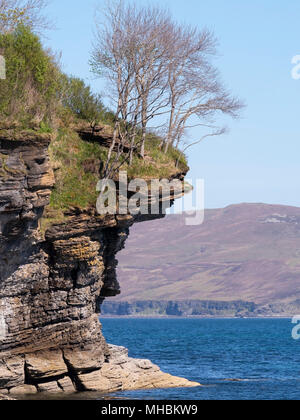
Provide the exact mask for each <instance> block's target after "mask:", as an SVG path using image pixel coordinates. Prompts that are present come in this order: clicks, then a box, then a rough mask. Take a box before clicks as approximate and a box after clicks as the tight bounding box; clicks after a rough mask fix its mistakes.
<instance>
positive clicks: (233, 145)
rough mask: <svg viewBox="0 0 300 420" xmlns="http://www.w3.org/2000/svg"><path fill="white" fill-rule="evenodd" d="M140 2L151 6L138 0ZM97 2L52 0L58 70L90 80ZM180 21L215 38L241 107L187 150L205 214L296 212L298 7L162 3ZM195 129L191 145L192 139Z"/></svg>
mask: <svg viewBox="0 0 300 420" xmlns="http://www.w3.org/2000/svg"><path fill="white" fill-rule="evenodd" d="M138 3H141V4H142V3H151V2H146V1H143V0H140V1H138ZM97 4H98V5H99V4H100V5H101V4H103V0H86V1H84V2H83V1H82V0H72V1H71V0H63V1H61V0H52V4H51V6H50V7H49V10H48V14H49V15H50V16H51V17H53V18H54V20H55V21H56V26H57V30H55V31H51V32H49V34H48V37H47V39H46V41H45V42H46V44H47V45H48V46H49V47H51V48H52V49H53V50H55V51H60V52H61V53H62V64H63V69H64V71H66V72H67V73H71V74H74V75H76V76H79V77H82V78H84V79H85V80H86V81H87V82H89V83H90V84H91V85H92V87H93V89H94V90H95V91H99V92H100V91H101V90H102V89H103V85H102V82H101V81H97V80H95V79H94V77H93V75H92V74H91V73H90V70H89V65H88V60H89V54H90V51H91V43H92V38H93V24H94V9H95V5H97ZM160 4H161V5H164V6H166V7H168V8H169V9H170V11H171V12H172V13H173V15H174V17H175V18H176V19H178V20H179V21H183V22H187V23H192V24H194V25H198V26H199V27H203V26H208V27H209V28H211V29H213V30H214V32H215V34H216V36H217V38H218V39H219V57H218V59H217V60H216V62H215V64H216V65H217V67H218V68H219V69H220V71H221V74H222V77H223V80H224V82H225V84H226V86H228V88H230V89H231V90H232V92H233V93H234V94H235V95H237V96H239V97H240V98H242V99H243V100H244V101H245V102H246V104H247V108H246V109H245V110H244V111H243V115H242V118H241V119H240V120H238V121H230V122H229V126H230V133H229V134H227V135H225V136H222V137H219V138H214V139H209V140H207V141H206V142H205V143H202V144H201V145H198V146H196V147H195V148H193V149H190V152H189V162H190V166H191V172H190V174H189V177H193V178H195V179H196V178H203V179H204V180H205V187H206V192H205V203H206V207H207V208H217V207H224V206H226V205H229V204H234V203H240V202H265V203H274V204H288V205H294V206H300V165H299V160H300V135H299V134H300V118H299V107H300V80H294V79H293V78H292V76H291V71H292V68H293V65H292V64H291V60H292V57H293V56H295V55H299V54H300V25H299V18H300V2H299V0H287V1H285V2H284V1H282V0H251V1H250V0H245V1H242V0H206V1H201V0H186V1H182V0H161V1H160ZM197 135H199V133H198V131H197V129H195V130H193V132H191V139H197V138H198V136H197Z"/></svg>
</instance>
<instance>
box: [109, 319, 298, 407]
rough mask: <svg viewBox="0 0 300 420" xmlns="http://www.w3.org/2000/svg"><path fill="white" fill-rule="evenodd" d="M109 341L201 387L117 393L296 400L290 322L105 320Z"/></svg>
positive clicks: (133, 396)
mask: <svg viewBox="0 0 300 420" xmlns="http://www.w3.org/2000/svg"><path fill="white" fill-rule="evenodd" d="M101 322H102V325H103V332H104V336H105V337H106V339H107V341H108V342H110V343H113V344H116V345H121V346H125V347H127V348H128V349H129V355H130V356H131V357H137V358H146V359H150V360H152V361H153V362H154V363H156V364H158V365H159V366H160V367H161V369H162V370H164V371H165V372H168V373H171V374H173V375H176V376H182V377H185V378H187V379H190V380H192V381H197V382H200V383H201V384H202V385H203V387H198V388H192V389H189V388H186V389H166V390H161V389H160V390H150V391H134V392H123V393H116V394H114V397H117V398H125V399H127V398H129V399H138V400H148V399H153V400H164V399H170V400H181V399H183V400H278V399H280V400H298V399H300V341H295V340H293V339H292V335H291V332H292V328H293V327H294V326H293V325H292V323H291V320H290V319H289V320H287V319H181V318H176V319H102V320H101Z"/></svg>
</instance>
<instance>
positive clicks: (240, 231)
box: [107, 204, 300, 308]
mask: <svg viewBox="0 0 300 420" xmlns="http://www.w3.org/2000/svg"><path fill="white" fill-rule="evenodd" d="M118 257H119V258H118V259H119V269H118V276H119V277H118V278H119V282H120V284H121V290H122V294H121V295H120V296H119V297H118V298H116V299H115V300H112V301H109V302H114V301H116V300H117V301H123V302H124V301H129V302H130V301H151V300H152V301H187V300H188V301H190V300H193V301H195V300H199V301H214V302H216V301H221V302H234V301H237V302H238V301H244V302H250V303H255V304H257V305H260V306H261V305H270V304H272V305H274V304H287V303H289V304H291V303H293V302H295V301H297V300H298V299H300V208H295V207H287V206H279V205H265V204H241V205H234V206H230V207H227V208H225V209H219V210H207V211H206V214H205V222H204V224H203V225H201V226H186V225H185V215H175V216H174V215H173V216H168V217H166V218H165V219H162V220H157V221H153V222H148V223H143V224H141V225H135V226H134V227H133V228H132V230H131V236H130V238H129V240H128V242H127V244H126V249H125V250H124V251H123V252H121V253H120V254H119V256H118ZM109 302H107V304H108V303H109ZM297 303H298V302H296V304H297ZM296 306H297V305H296ZM292 308H294V305H292Z"/></svg>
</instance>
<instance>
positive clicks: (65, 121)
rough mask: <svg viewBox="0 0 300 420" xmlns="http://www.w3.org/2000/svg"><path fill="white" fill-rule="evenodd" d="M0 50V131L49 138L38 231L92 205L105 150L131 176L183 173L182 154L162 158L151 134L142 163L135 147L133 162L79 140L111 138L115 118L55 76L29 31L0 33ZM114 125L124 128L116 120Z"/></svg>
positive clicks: (71, 80) (77, 84)
mask: <svg viewBox="0 0 300 420" xmlns="http://www.w3.org/2000/svg"><path fill="white" fill-rule="evenodd" d="M0 52H1V54H3V55H4V57H5V60H6V79H5V80H0V121H1V123H0V132H1V134H4V133H6V137H7V138H9V139H12V140H13V139H15V138H20V137H21V138H22V139H24V138H26V137H25V133H26V135H28V136H30V135H32V134H39V135H40V134H48V133H52V135H53V140H52V143H51V145H50V148H49V153H50V158H51V162H52V166H53V168H54V171H55V178H56V185H55V188H54V190H53V193H52V195H51V203H50V205H49V207H48V208H47V209H46V211H45V217H44V219H43V220H42V230H45V229H47V227H48V226H49V225H51V223H55V222H61V221H63V220H65V215H64V213H65V212H66V211H67V210H68V209H70V207H78V208H81V209H84V208H88V207H91V206H92V207H94V206H95V203H96V200H97V195H98V193H97V192H96V185H97V182H98V180H99V179H100V176H101V174H100V167H101V166H102V167H103V164H104V162H106V161H107V159H108V155H109V153H111V159H112V160H115V161H116V163H117V166H120V164H122V166H121V168H122V169H124V170H127V172H128V175H129V178H134V177H140V178H146V179H149V178H153V177H157V178H170V177H171V176H173V175H175V174H176V173H178V172H179V171H186V170H187V162H186V159H185V157H184V155H183V154H182V153H180V152H179V151H177V150H175V148H173V147H170V148H169V150H168V152H167V153H164V152H163V151H162V149H161V145H162V143H163V141H162V138H161V137H159V136H157V135H155V134H153V133H148V132H147V134H146V143H145V154H144V159H143V158H142V157H141V156H140V154H139V153H136V152H137V150H136V151H135V152H134V153H132V156H131V158H132V160H131V162H130V160H129V156H128V155H126V153H125V152H124V153H123V152H122V153H120V154H117V152H116V151H114V150H112V151H111V152H110V151H109V148H108V146H107V144H106V146H103V145H101V144H100V143H99V142H97V140H96V139H94V140H95V141H93V139H91V141H86V140H83V139H82V138H80V137H79V135H78V134H77V132H76V131H75V130H76V127H78V126H83V127H86V128H87V129H91V128H92V130H94V128H95V126H100V127H104V128H105V130H106V134H107V137H108V138H110V137H111V138H113V128H114V126H115V123H116V118H115V116H114V114H113V113H112V112H110V111H109V110H107V109H105V107H104V105H103V103H102V101H101V98H100V97H99V95H96V94H94V93H93V92H92V90H91V88H90V87H89V86H87V85H86V84H85V82H84V81H83V80H81V79H79V78H76V77H74V76H72V77H70V76H67V75H65V74H63V73H62V72H61V70H60V68H59V65H58V63H57V61H56V59H55V57H54V55H53V54H51V53H50V52H49V51H45V50H44V48H43V46H42V43H41V41H40V39H39V37H38V36H37V35H36V34H34V33H33V32H32V30H31V29H30V28H29V27H26V26H24V25H23V24H19V25H18V26H17V27H16V29H15V30H14V31H11V32H6V33H1V32H0ZM119 125H120V127H121V126H122V127H123V126H124V127H125V126H129V123H127V122H126V123H124V121H119ZM136 134H137V135H136V142H135V145H136V146H137V145H138V144H139V142H140V140H141V138H142V130H141V128H139V127H137V128H136ZM132 150H133V149H132ZM0 158H1V157H0ZM2 163H3V164H2V172H1V173H0V175H1V176H3V177H6V176H8V171H9V170H8V169H6V166H5V162H2ZM116 175H117V173H114V174H112V176H116Z"/></svg>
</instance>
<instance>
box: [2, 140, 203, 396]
mask: <svg viewBox="0 0 300 420" xmlns="http://www.w3.org/2000/svg"><path fill="white" fill-rule="evenodd" d="M50 141H51V136H50V135H48V134H43V135H37V134H26V135H25V134H20V135H18V136H16V135H14V134H12V135H10V136H9V137H8V136H3V135H0V390H1V392H6V393H10V394H18V393H32V392H43V391H45V392H75V391H86V390H95V391H103V392H107V391H115V390H124V389H138V388H154V387H173V386H195V385H197V384H195V383H191V382H189V381H187V380H185V379H181V378H174V377H172V376H170V375H168V374H165V373H163V372H161V371H160V369H159V368H158V367H157V366H155V365H153V364H152V363H151V362H149V361H146V360H135V359H131V358H129V357H128V353H127V350H126V349H124V348H120V347H115V346H112V345H108V344H107V343H106V341H105V339H104V337H103V335H102V332H101V324H100V322H99V318H98V313H99V306H100V304H101V302H102V301H103V299H104V298H105V297H110V296H115V295H117V294H119V293H120V287H119V284H118V281H117V278H116V266H117V260H116V258H115V256H116V254H117V252H118V251H120V250H121V249H122V248H123V246H124V243H125V241H126V239H127V237H128V235H129V228H130V226H132V224H133V223H134V222H135V221H138V219H139V218H138V217H136V218H134V217H132V216H129V215H128V216H106V217H101V216H99V215H97V214H96V212H95V211H94V210H85V211H80V210H79V209H73V210H70V211H69V213H68V217H67V218H66V219H65V220H64V221H62V222H60V223H56V224H53V225H52V226H51V227H50V228H49V229H48V230H47V232H46V235H45V237H42V235H41V233H40V229H39V224H40V220H41V217H42V215H43V211H44V208H45V206H47V205H48V203H49V198H50V194H51V188H52V187H53V185H54V182H55V180H54V175H53V170H52V167H51V164H50V161H49V156H48V146H49V144H50ZM139 221H140V219H139Z"/></svg>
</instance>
